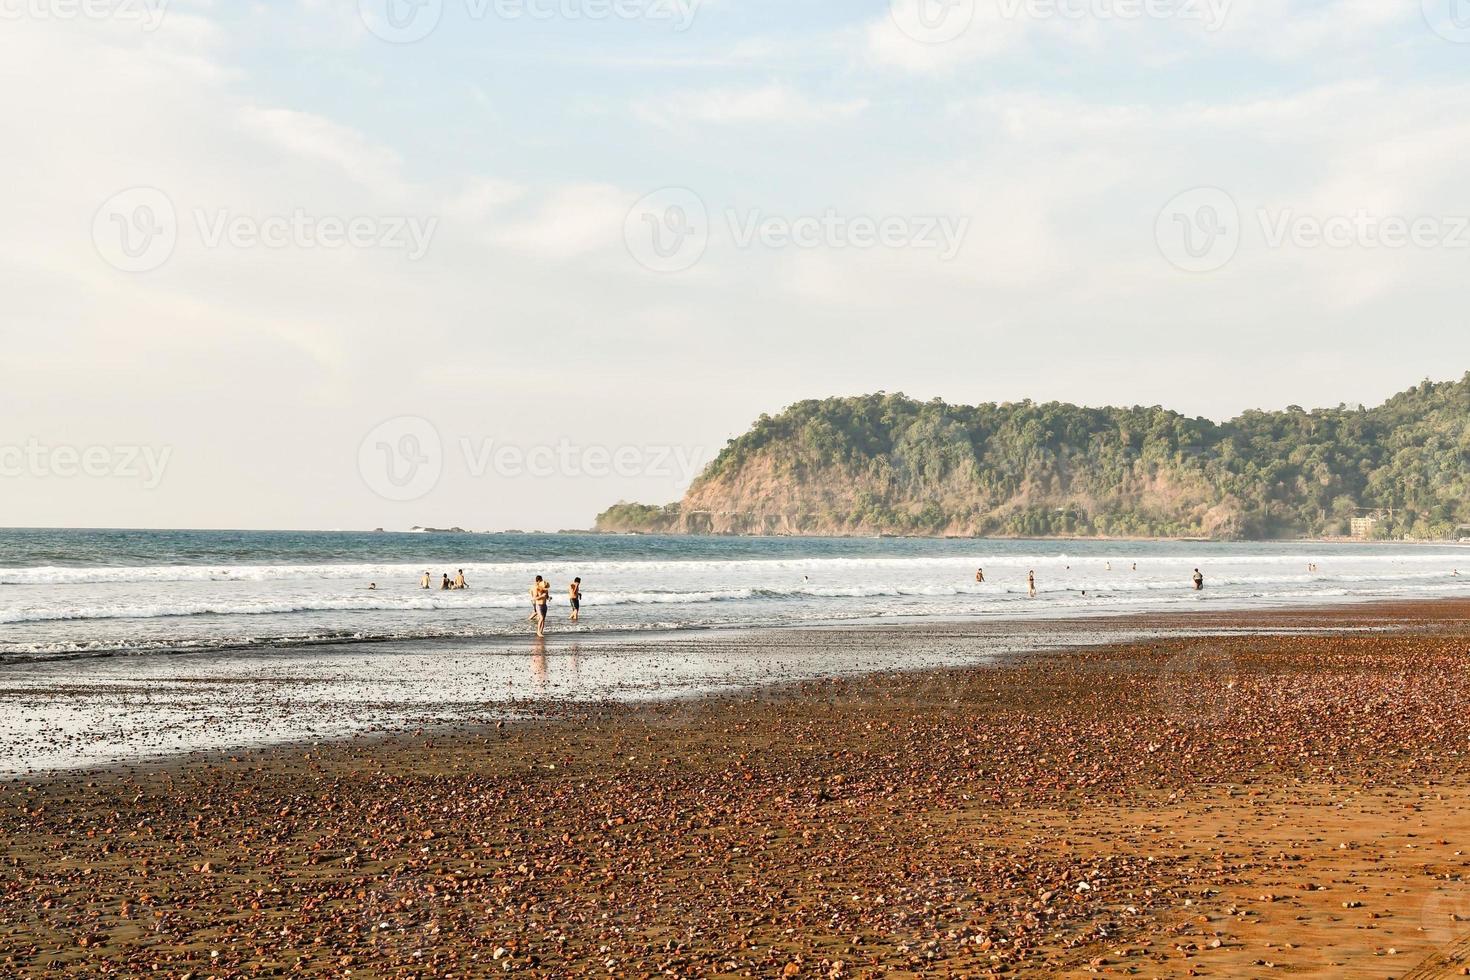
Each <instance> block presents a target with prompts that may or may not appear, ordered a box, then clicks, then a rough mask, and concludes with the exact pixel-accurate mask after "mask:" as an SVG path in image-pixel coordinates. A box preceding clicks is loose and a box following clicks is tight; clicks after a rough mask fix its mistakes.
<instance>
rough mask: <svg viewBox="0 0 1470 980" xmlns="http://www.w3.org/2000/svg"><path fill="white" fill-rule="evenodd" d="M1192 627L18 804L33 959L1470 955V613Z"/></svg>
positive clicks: (875, 637) (20, 946)
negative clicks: (1464, 942) (1465, 710)
mask: <svg viewBox="0 0 1470 980" xmlns="http://www.w3.org/2000/svg"><path fill="white" fill-rule="evenodd" d="M1165 618H1166V619H1168V620H1169V621H1170V622H1172V623H1175V624H1179V625H1181V629H1180V630H1179V631H1175V632H1173V633H1171V634H1169V635H1163V636H1155V637H1150V638H1146V639H1142V640H1137V641H1133V642H1123V643H1113V644H1110V645H1103V646H1087V647H1078V648H1074V649H1070V650H1066V651H1063V652H1053V653H1047V652H1035V653H1032V654H1028V655H1026V656H1023V657H1016V658H1001V659H998V660H996V661H994V662H990V663H986V664H984V665H981V666H974V667H966V668H949V669H917V670H912V671H897V672H882V673H877V674H869V675H863V676H850V677H837V678H824V679H818V680H807V681H799V682H792V683H786V684H777V685H771V686H766V687H761V688H758V689H743V690H739V691H735V692H726V693H724V694H720V695H716V696H706V697H694V698H683V699H678V700H668V701H644V702H638V703H627V702H618V701H610V702H608V701H605V702H595V703H582V704H564V705H562V706H561V707H560V708H558V709H557V710H556V711H553V712H550V713H547V714H545V715H543V716H540V717H538V718H535V719H533V720H526V721H522V722H515V721H505V722H503V723H498V722H486V723H483V724H470V723H465V724H459V725H455V726H449V727H445V728H442V729H438V730H433V729H426V730H425V731H422V732H400V733H396V734H386V733H384V734H378V735H375V736H373V737H371V738H360V739H355V740H347V741H335V742H330V743H325V744H320V745H303V744H295V745H288V746H279V747H275V748H268V749H259V750H254V751H244V752H235V753H229V754H226V755H222V756H219V757H216V758H214V759H212V760H209V761H199V760H187V759H175V760H172V761H169V762H165V763H150V764H147V765H139V766H130V767H118V768H116V769H115V770H113V771H110V772H99V771H88V772H85V773H77V774H66V775H51V776H44V777H37V778H32V779H27V780H19V781H10V782H6V783H3V784H0V830H3V832H4V833H5V834H6V839H7V840H8V841H9V842H10V848H9V852H8V860H7V861H6V862H4V863H3V864H0V962H4V963H5V964H6V966H7V970H8V971H9V972H12V973H14V974H15V975H17V976H39V975H53V974H56V973H66V972H71V973H89V974H90V973H99V972H104V971H105V970H108V969H111V970H114V971H116V972H120V973H124V974H127V973H132V972H142V971H144V970H147V969H151V968H153V967H158V968H160V969H163V970H165V971H167V972H185V971H190V970H192V971H196V972H197V973H198V975H201V976H203V975H212V976H220V977H228V976H243V975H247V974H254V973H258V972H267V973H269V972H293V973H295V972H299V973H303V974H306V975H322V976H338V975H344V974H345V973H346V972H347V971H348V970H351V971H352V972H353V975H356V976H372V977H376V976H427V975H435V976H447V975H455V976H481V975H488V974H490V973H492V972H494V973H497V974H498V973H502V972H505V971H506V970H511V971H522V972H526V973H528V974H529V975H538V976H556V975H607V974H608V973H613V974H616V975H619V976H643V975H655V974H657V973H658V972H660V971H664V970H672V971H674V972H675V973H677V974H679V975H700V976H745V975H756V976H768V975H772V974H784V975H791V976H828V977H833V976H837V977H841V976H866V975H875V974H877V973H879V972H884V973H886V974H887V975H890V976H916V975H930V974H934V973H942V972H944V971H946V970H949V971H952V972H956V973H963V974H967V975H975V974H984V973H987V972H990V971H998V970H1004V971H1005V972H1007V973H1010V974H1021V975H1028V974H1037V973H1041V974H1046V975H1065V976H1084V975H1110V974H1111V975H1127V974H1130V973H1139V974H1141V975H1147V976H1186V975H1212V976H1256V975H1262V974H1264V973H1266V972H1269V971H1272V970H1284V971H1288V972H1291V973H1292V974H1294V975H1305V976H1323V977H1329V976H1331V977H1357V976H1364V977H1366V976H1384V975H1385V974H1388V975H1399V974H1403V973H1407V972H1408V971H1409V970H1410V969H1411V968H1412V967H1414V966H1415V964H1416V963H1418V962H1420V961H1421V960H1423V959H1425V958H1426V957H1429V956H1430V955H1431V954H1432V953H1433V951H1434V950H1436V949H1439V948H1441V947H1448V946H1450V945H1452V944H1453V943H1454V942H1455V941H1456V940H1457V939H1458V938H1459V936H1460V933H1461V932H1463V931H1464V930H1466V929H1470V925H1462V924H1459V923H1458V920H1457V919H1455V918H1452V916H1460V917H1463V918H1467V919H1470V892H1467V891H1466V889H1470V885H1466V884H1463V883H1462V879H1463V877H1464V875H1465V873H1466V872H1467V870H1470V868H1467V862H1466V859H1465V858H1464V857H1463V855H1464V853H1465V852H1466V851H1467V850H1470V846H1467V845H1470V809H1467V808H1466V807H1465V806H1464V803H1465V802H1466V800H1467V799H1470V752H1467V749H1470V744H1467V738H1466V735H1465V733H1464V727H1463V724H1462V718H1461V711H1460V708H1461V706H1462V705H1463V704H1464V703H1466V700H1467V698H1470V677H1467V675H1466V672H1465V670H1464V665H1465V652H1464V651H1465V649H1466V642H1467V640H1470V602H1464V601H1452V602H1439V603H1432V604H1430V603H1389V604H1379V605H1377V606H1374V607H1361V606H1360V607H1354V608H1353V609H1351V610H1345V609H1341V608H1333V609H1328V610H1316V611H1309V610H1300V609H1294V610H1279V611H1276V612H1269V613H1265V612H1261V611H1254V612H1251V613H1248V614H1244V615H1238V614H1214V613H1207V614H1204V615H1203V616H1201V617H1198V618H1197V620H1196V621H1195V622H1191V623H1189V624H1181V617H1172V616H1171V617H1165ZM1353 627H1368V628H1369V629H1368V630H1366V631H1359V632H1340V630H1343V629H1352V628H1353ZM975 628H976V627H975V625H974V624H961V625H959V626H946V627H942V628H941V627H937V626H936V627H935V628H934V629H933V630H932V631H931V632H932V634H934V637H935V641H936V642H944V643H952V642H962V641H963V640H964V638H965V637H966V636H968V635H970V634H971V633H972V632H973V631H974V630H975ZM1064 628H1065V627H1064ZM1211 629H1213V630H1222V629H1233V630H1234V632H1229V633H1224V634H1221V633H1218V632H1216V633H1213V634H1209V635H1195V634H1196V633H1197V632H1198V631H1200V630H1211ZM1261 630H1266V631H1268V632H1264V633H1262V632H1260V631H1261ZM1303 630H1305V631H1307V632H1301V631H1303ZM1242 631H1245V632H1242ZM846 632H847V633H848V635H847V637H846V638H845V642H847V643H849V644H850V643H852V642H854V639H853V634H857V635H860V636H862V637H864V640H863V642H880V643H883V642H893V641H894V640H895V638H896V637H897V636H899V635H900V634H903V633H905V632H907V633H913V632H914V631H913V630H912V629H904V628H900V629H895V630H888V631H881V632H880V633H876V634H875V633H873V632H870V631H868V632H865V631H846ZM817 633H819V631H787V632H786V633H784V634H783V636H784V637H787V638H805V639H808V640H809V639H811V638H812V637H813V636H814V635H816V634H817ZM1084 886H1085V887H1084ZM609 964H611V965H609ZM1268 964H1269V966H1268ZM1426 975H1437V974H1433V973H1431V974H1426Z"/></svg>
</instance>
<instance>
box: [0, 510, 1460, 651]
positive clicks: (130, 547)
mask: <svg viewBox="0 0 1470 980" xmlns="http://www.w3.org/2000/svg"><path fill="white" fill-rule="evenodd" d="M1462 566H1463V567H1462ZM978 568H983V569H984V572H985V581H984V582H983V583H981V582H976V581H975V572H976V570H977V569H978ZM1196 568H1198V569H1200V571H1201V572H1202V573H1203V575H1204V576H1205V589H1204V590H1203V591H1202V592H1196V591H1195V590H1194V588H1193V586H1192V583H1191V577H1192V575H1193V572H1194V569H1196ZM461 569H463V571H464V574H465V577H466V579H467V581H468V583H469V588H468V589H465V590H462V591H447V592H446V591H441V590H440V589H439V587H438V586H439V583H440V582H441V580H442V577H443V576H444V575H445V574H448V575H449V576H450V577H451V578H453V577H454V576H455V575H457V574H458V572H459V570H461ZM425 572H427V573H428V574H429V576H430V579H431V581H432V583H433V588H431V589H428V590H425V589H422V588H420V580H421V578H422V576H423V574H424V573H425ZM1029 572H1034V573H1035V576H1036V588H1037V592H1036V596H1035V597H1034V598H1032V597H1031V596H1030V595H1029V593H1028V588H1027V574H1028V573H1029ZM1456 572H1463V573H1464V575H1463V576H1459V575H1456V574H1455V573H1456ZM537 574H540V575H544V576H546V577H547V578H548V579H549V580H550V581H551V584H552V598H553V601H552V606H551V613H550V615H551V628H552V629H553V630H555V631H556V632H557V633H559V634H573V633H575V634H578V635H580V634H589V635H595V634H599V633H602V634H606V633H615V632H620V631H623V632H625V631H666V630H675V629H698V628H708V627H735V626H751V627H756V626H759V627H781V626H788V625H796V624H805V625H813V624H816V625H821V624H839V623H865V622H889V621H896V620H899V619H902V618H912V617H919V618H928V619H968V618H973V617H985V618H990V619H1012V618H1014V619H1021V618H1027V617H1046V618H1054V617H1071V616H1086V615H1098V614H1120V613H1131V612H1167V611H1169V610H1182V609H1187V610H1198V609H1227V608H1243V607H1252V606H1285V605H1293V604H1295V605H1320V604H1324V603H1333V602H1342V601H1354V600H1366V599H1400V598H1433V597H1441V596H1454V595H1467V594H1470V549H1467V548H1465V547H1462V546H1455V545H1423V544H1399V543H1391V544H1390V543H1385V544H1358V543H1353V544H1327V543H1296V542H1283V543H1275V542H1272V543H1200V542H1158V541H1149V542H1127V541H1106V542H1103V541H1035V540H1019V541H1018V540H933V539H909V538H787V537H782V538H765V537H750V538H725V537H678V536H655V535H594V534H510V533H507V534H438V533H419V534H395V533H358V532H334V531H316V532H299V531H147V530H40V529H11V530H0V664H3V663H12V664H14V663H17V662H20V661H26V660H35V659H42V658H44V659H47V660H52V659H58V658H60V659H72V658H87V657H90V656H99V655H109V656H111V655H116V654H119V653H132V654H139V655H167V654H169V653H177V652H188V651H196V652H197V651H212V650H230V649H250V648H260V647H269V648H272V649H293V648H301V647H313V646H319V645H332V644H341V643H367V642H393V643H394V644H395V646H401V645H402V644H413V643H416V642H417V643H426V644H428V643H440V644H442V643H444V642H445V641H452V640H464V641H475V640H480V639H486V638H494V637H509V636H516V635H524V634H525V633H527V632H528V631H529V630H530V626H529V625H528V624H527V623H526V617H527V615H528V614H529V613H530V611H531V602H530V593H529V590H530V587H531V581H532V578H533V577H534V576H535V575H537ZM574 576H580V577H581V579H582V586H583V591H584V593H585V598H584V599H583V602H582V619H581V622H580V623H578V624H576V625H573V624H570V623H568V622H566V617H567V614H568V611H569V610H568V604H567V600H566V594H567V593H566V590H567V585H568V583H569V582H570V581H571V579H572V578H573V577H574ZM370 585H376V588H372V589H370V588H369V586H370Z"/></svg>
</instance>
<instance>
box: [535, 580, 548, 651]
mask: <svg viewBox="0 0 1470 980" xmlns="http://www.w3.org/2000/svg"><path fill="white" fill-rule="evenodd" d="M550 602H551V583H550V582H548V581H546V580H545V579H543V578H542V577H541V576H540V575H537V576H536V584H535V585H533V586H532V587H531V604H532V605H533V606H535V607H536V635H537V636H545V635H546V607H547V605H548V604H550Z"/></svg>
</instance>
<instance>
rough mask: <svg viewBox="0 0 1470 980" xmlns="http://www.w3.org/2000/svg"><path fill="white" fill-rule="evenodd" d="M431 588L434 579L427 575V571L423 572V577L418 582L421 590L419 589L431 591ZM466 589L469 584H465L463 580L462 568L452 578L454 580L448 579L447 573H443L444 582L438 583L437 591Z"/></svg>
mask: <svg viewBox="0 0 1470 980" xmlns="http://www.w3.org/2000/svg"><path fill="white" fill-rule="evenodd" d="M433 587H434V579H433V577H432V576H431V575H429V573H428V572H427V571H425V572H424V577H423V578H422V579H420V580H419V588H421V589H432V588H433ZM468 588H469V583H467V582H466V581H465V580H464V569H463V568H461V569H460V570H459V574H458V575H456V576H454V578H452V579H451V578H450V577H449V573H448V572H445V573H444V580H443V581H441V582H440V583H439V591H440V592H453V591H454V590H456V589H468Z"/></svg>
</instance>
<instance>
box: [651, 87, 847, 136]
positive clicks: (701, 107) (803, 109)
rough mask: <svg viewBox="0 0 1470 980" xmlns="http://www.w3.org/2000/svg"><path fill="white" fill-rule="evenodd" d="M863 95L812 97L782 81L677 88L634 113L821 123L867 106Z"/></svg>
mask: <svg viewBox="0 0 1470 980" xmlns="http://www.w3.org/2000/svg"><path fill="white" fill-rule="evenodd" d="M868 105H869V103H868V101H867V100H866V99H846V100H835V101H833V100H821V99H814V98H812V97H810V96H808V95H806V94H804V93H802V92H799V91H796V90H795V89H792V88H790V87H788V86H785V85H776V84H772V85H766V86H762V87H760V88H751V89H711V90H706V91H702V92H676V93H674V94H672V95H668V96H665V97H662V98H659V99H657V100H651V101H644V102H640V103H638V104H637V105H635V106H634V112H635V114H636V115H637V116H638V117H639V118H640V119H642V120H644V121H645V122H650V123H653V124H655V125H659V126H676V125H679V124H683V123H712V124H731V125H740V124H746V123H757V124H758V123H782V124H786V123H822V122H831V121H834V120H840V119H851V118H853V117H855V116H858V115H861V114H862V113H863V112H864V111H866V110H867V108H868Z"/></svg>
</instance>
